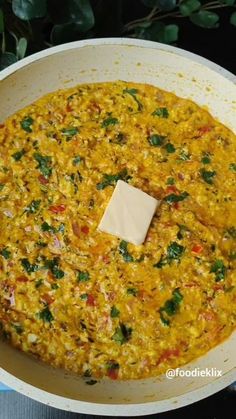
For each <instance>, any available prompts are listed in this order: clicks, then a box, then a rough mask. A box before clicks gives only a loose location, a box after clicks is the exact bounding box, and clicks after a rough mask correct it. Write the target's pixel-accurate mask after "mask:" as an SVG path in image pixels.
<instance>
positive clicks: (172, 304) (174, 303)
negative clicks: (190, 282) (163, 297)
mask: <svg viewBox="0 0 236 419" xmlns="http://www.w3.org/2000/svg"><path fill="white" fill-rule="evenodd" d="M182 300H183V295H182V294H181V292H180V290H179V288H176V289H175V290H174V291H173V292H172V298H171V299H169V300H167V301H166V302H165V304H164V306H163V307H161V308H160V311H159V312H160V317H161V321H162V323H163V324H164V325H166V326H168V325H169V324H170V321H169V319H168V316H174V315H175V314H176V313H178V311H179V307H180V303H181V302H182ZM166 316H167V317H166Z"/></svg>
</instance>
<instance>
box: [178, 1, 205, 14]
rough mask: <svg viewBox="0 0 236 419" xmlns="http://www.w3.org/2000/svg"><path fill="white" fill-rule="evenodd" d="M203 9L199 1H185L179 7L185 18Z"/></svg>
mask: <svg viewBox="0 0 236 419" xmlns="http://www.w3.org/2000/svg"><path fill="white" fill-rule="evenodd" d="M200 7H201V3H200V1H198V0H184V1H183V2H181V3H180V5H179V10H180V13H181V14H182V15H183V16H190V15H191V14H192V13H193V12H196V10H198V9H199V8H200Z"/></svg>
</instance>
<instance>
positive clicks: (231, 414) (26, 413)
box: [0, 385, 236, 419]
mask: <svg viewBox="0 0 236 419" xmlns="http://www.w3.org/2000/svg"><path fill="white" fill-rule="evenodd" d="M106 417H108V418H109V417H112V416H91V415H82V414H81V415H80V414H77V413H69V412H64V411H62V410H58V409H54V408H51V407H48V406H45V405H43V404H41V403H38V402H35V401H33V400H31V399H28V398H27V397H25V396H22V395H20V394H18V393H16V392H14V391H6V392H2V393H0V419H74V418H84V419H92V418H106ZM141 417H144V416H140V418H141ZM145 417H148V418H158V419H185V418H188V419H189V418H191V419H226V418H227V419H230V418H232V419H234V418H235V417H236V385H232V386H230V387H227V388H226V389H225V390H222V391H220V392H219V393H216V394H215V395H214V396H211V397H208V398H207V399H204V400H202V401H200V402H197V403H194V404H192V405H190V406H187V407H184V408H181V409H177V410H174V411H171V412H166V413H161V414H158V415H149V416H145Z"/></svg>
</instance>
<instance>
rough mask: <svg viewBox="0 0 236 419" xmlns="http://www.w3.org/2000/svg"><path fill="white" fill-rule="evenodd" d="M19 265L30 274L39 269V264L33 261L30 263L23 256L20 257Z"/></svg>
mask: <svg viewBox="0 0 236 419" xmlns="http://www.w3.org/2000/svg"><path fill="white" fill-rule="evenodd" d="M21 265H22V266H23V268H24V270H25V271H26V272H27V273H28V274H31V273H32V272H37V271H38V269H39V266H38V265H36V264H34V263H30V262H29V261H28V259H26V258H24V259H21Z"/></svg>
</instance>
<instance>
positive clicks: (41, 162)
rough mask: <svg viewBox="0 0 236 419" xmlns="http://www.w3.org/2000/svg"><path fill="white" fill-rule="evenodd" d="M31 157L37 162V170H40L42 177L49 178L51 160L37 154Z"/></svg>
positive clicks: (48, 157)
mask: <svg viewBox="0 0 236 419" xmlns="http://www.w3.org/2000/svg"><path fill="white" fill-rule="evenodd" d="M33 157H34V159H35V160H36V161H37V163H38V166H37V169H39V170H40V172H41V173H42V175H43V176H44V177H45V178H48V177H49V176H51V174H52V168H51V164H52V158H51V157H50V156H43V155H42V154H39V153H34V155H33Z"/></svg>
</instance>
